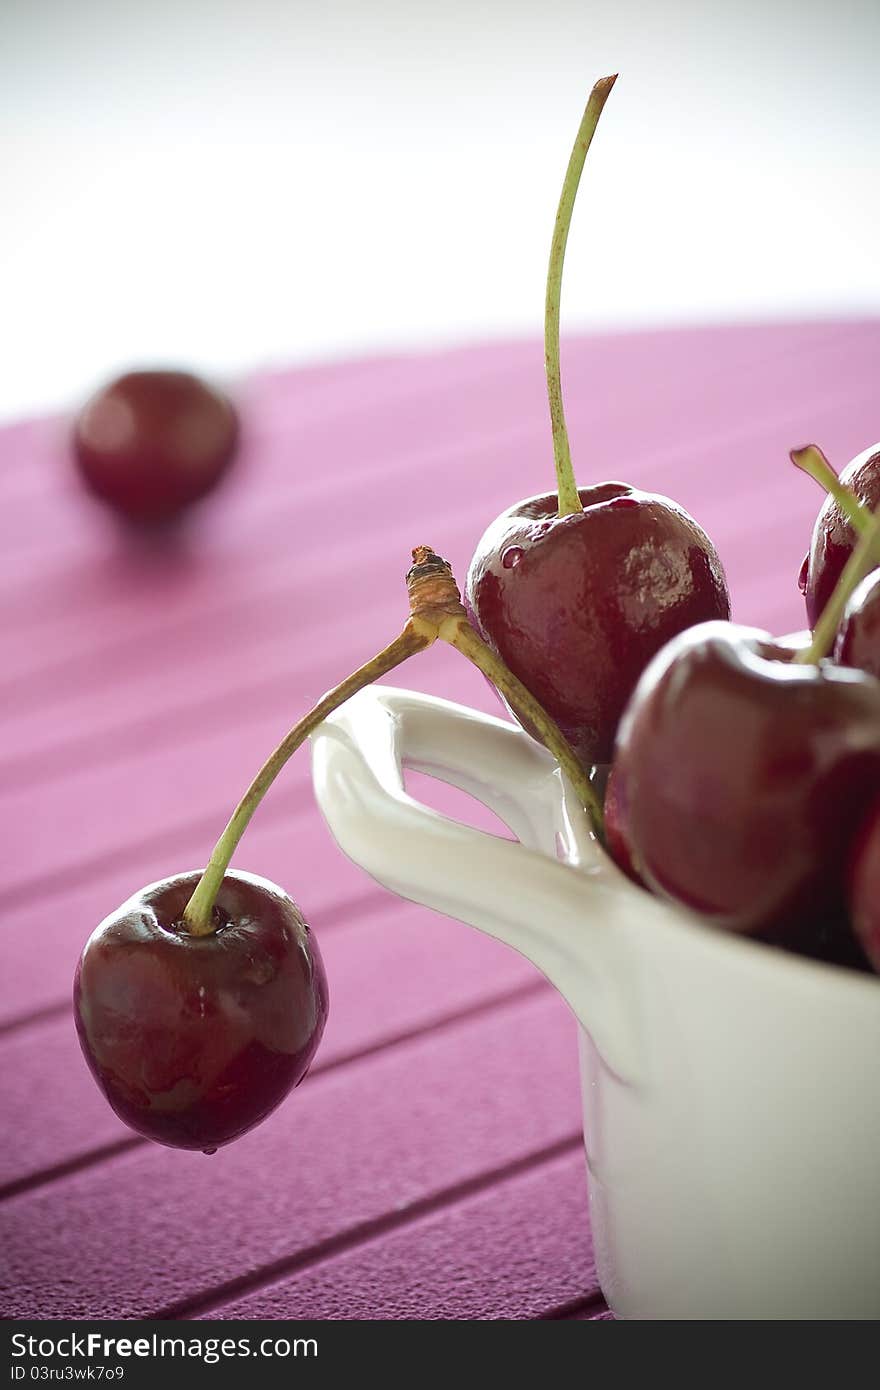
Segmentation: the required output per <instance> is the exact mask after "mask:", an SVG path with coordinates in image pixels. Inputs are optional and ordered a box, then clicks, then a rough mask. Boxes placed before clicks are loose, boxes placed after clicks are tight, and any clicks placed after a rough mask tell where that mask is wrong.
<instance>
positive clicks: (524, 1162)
mask: <svg viewBox="0 0 880 1390" xmlns="http://www.w3.org/2000/svg"><path fill="white" fill-rule="evenodd" d="M582 1142H583V1139H582V1136H581V1132H580V1130H577V1131H576V1132H575V1133H573V1134H569V1135H567V1136H565V1137H564V1138H562V1139H557V1140H555V1141H554V1143H552V1144H547V1145H545V1146H544V1147H542V1148H540V1149H535V1150H533V1151H532V1152H531V1153H529V1154H524V1155H523V1156H522V1157H520V1158H516V1159H512V1160H511V1161H510V1162H508V1163H504V1164H500V1165H499V1166H498V1167H496V1168H490V1169H489V1170H487V1171H485V1172H483V1173H480V1174H478V1175H477V1176H475V1177H472V1178H465V1179H463V1180H462V1181H461V1182H458V1183H452V1184H451V1185H450V1186H448V1187H444V1188H440V1189H439V1191H437V1192H433V1193H431V1195H430V1196H428V1197H421V1198H419V1199H418V1200H417V1201H415V1202H411V1203H410V1205H409V1206H408V1207H406V1209H405V1210H404V1211H400V1212H387V1213H386V1214H385V1215H383V1216H380V1217H374V1218H373V1219H371V1220H369V1221H361V1222H358V1224H357V1225H355V1226H350V1227H349V1228H348V1230H347V1231H342V1232H340V1233H339V1234H338V1235H335V1236H330V1237H328V1238H327V1239H326V1240H322V1241H317V1242H316V1243H315V1244H314V1245H310V1246H308V1247H307V1248H306V1249H305V1250H301V1251H300V1252H299V1253H298V1254H296V1255H288V1256H284V1257H282V1258H281V1259H278V1260H273V1261H272V1262H271V1263H270V1264H266V1265H261V1266H260V1267H259V1268H258V1269H256V1270H253V1271H251V1273H249V1274H242V1275H239V1276H238V1278H236V1279H229V1280H227V1281H226V1282H224V1283H222V1284H217V1285H215V1286H214V1287H209V1288H207V1289H205V1290H203V1291H201V1292H200V1293H197V1294H193V1295H191V1296H190V1297H189V1298H186V1299H180V1300H178V1301H177V1302H175V1303H169V1304H166V1305H165V1307H164V1308H160V1309H158V1310H157V1311H147V1312H142V1313H139V1314H137V1316H138V1317H147V1318H152V1319H156V1320H159V1321H174V1320H177V1319H187V1318H192V1317H193V1316H194V1315H198V1314H202V1313H205V1312H216V1311H217V1309H219V1308H221V1307H222V1306H223V1305H224V1304H226V1303H229V1302H231V1301H233V1300H237V1299H238V1298H239V1297H240V1296H241V1295H242V1294H250V1293H255V1292H258V1291H259V1290H260V1289H261V1288H265V1287H267V1286H268V1285H271V1284H274V1283H276V1282H278V1281H279V1280H281V1279H283V1278H285V1277H287V1276H289V1275H293V1274H298V1273H300V1271H301V1270H304V1269H306V1268H314V1267H315V1266H316V1265H321V1264H325V1263H326V1262H327V1261H329V1260H332V1259H334V1258H335V1257H336V1256H337V1255H342V1254H349V1253H350V1252H351V1251H353V1250H356V1249H358V1248H359V1247H361V1246H364V1245H369V1244H371V1243H372V1242H373V1241H375V1240H378V1239H379V1238H381V1237H382V1236H385V1235H390V1234H392V1233H393V1232H395V1231H398V1230H401V1229H402V1228H405V1227H406V1226H409V1225H412V1224H413V1222H415V1221H418V1220H420V1219H421V1218H422V1217H425V1216H432V1215H434V1214H435V1213H436V1212H439V1211H442V1210H443V1209H444V1208H445V1207H449V1206H452V1205H454V1204H456V1203H458V1202H463V1201H465V1200H466V1199H467V1198H469V1197H475V1196H478V1195H479V1194H480V1193H482V1192H486V1191H488V1190H489V1189H490V1188H492V1187H495V1186H497V1185H498V1184H500V1183H504V1182H507V1181H511V1180H513V1179H514V1178H517V1177H520V1176H522V1175H523V1174H525V1173H528V1172H531V1171H533V1170H534V1169H536V1168H540V1167H542V1166H544V1165H545V1164H548V1163H552V1162H553V1160H554V1159H557V1158H562V1157H563V1156H564V1155H566V1154H568V1153H571V1152H573V1151H574V1150H575V1149H577V1148H578V1147H579V1146H580V1145H581V1144H582Z"/></svg>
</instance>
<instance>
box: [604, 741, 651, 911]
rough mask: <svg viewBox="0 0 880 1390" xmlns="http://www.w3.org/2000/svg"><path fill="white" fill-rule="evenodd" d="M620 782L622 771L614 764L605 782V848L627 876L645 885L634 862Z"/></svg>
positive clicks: (634, 881)
mask: <svg viewBox="0 0 880 1390" xmlns="http://www.w3.org/2000/svg"><path fill="white" fill-rule="evenodd" d="M620 782H621V779H620V773H619V772H618V771H617V769H616V767H615V766H614V765H612V767H611V770H610V772H609V774H608V780H607V782H606V784H605V804H604V811H605V848H606V849H607V851H608V853H609V854H610V855H611V858H612V859H613V860H614V862H615V864H616V865H617V867H618V868H619V869H622V870H623V872H624V873H625V874H626V876H627V878H631V879H632V881H633V883H638V884H640V885H641V886H642V887H644V885H643V884H642V880H641V878H640V877H639V874H638V871H637V870H636V867H635V864H634V863H633V857H632V849H631V848H630V845H629V842H628V840H627V838H626V834H627V832H626V826H627V819H628V817H627V810H626V806H625V805H624V803H623V801H622V799H621V787H620Z"/></svg>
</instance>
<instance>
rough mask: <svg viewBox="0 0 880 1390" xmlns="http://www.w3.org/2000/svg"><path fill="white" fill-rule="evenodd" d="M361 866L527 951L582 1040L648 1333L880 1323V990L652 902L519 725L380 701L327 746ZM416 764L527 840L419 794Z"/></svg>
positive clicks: (604, 1251) (632, 1311)
mask: <svg viewBox="0 0 880 1390" xmlns="http://www.w3.org/2000/svg"><path fill="white" fill-rule="evenodd" d="M312 759H313V777H314V786H315V791H316V794H317V798H318V802H319V804H320V807H321V810H322V812H323V814H324V816H325V818H326V820H327V823H328V825H329V827H330V830H331V832H332V834H333V836H334V837H335V839H336V841H337V843H338V844H339V845H340V847H341V848H342V850H343V851H344V853H345V854H347V855H348V856H349V857H350V858H351V859H353V860H354V861H355V862H356V863H357V864H359V865H361V866H362V867H363V868H364V869H365V870H366V871H367V873H369V874H371V875H372V877H373V878H375V879H377V880H378V881H379V882H380V883H382V884H384V885H385V886H387V887H388V888H391V889H392V890H393V891H394V892H396V893H398V894H400V895H401V896H402V897H405V898H410V899H412V900H414V901H416V902H419V903H424V904H426V905H427V906H429V907H432V908H435V909H437V911H439V912H443V913H447V914H448V915H450V916H452V917H457V918H460V919H461V920H462V921H464V922H469V923H470V924H471V925H473V926H475V927H479V928H480V929H481V930H482V931H485V932H488V933H489V934H490V935H491V936H494V937H497V938H498V939H500V940H501V941H505V942H507V943H509V944H510V945H511V946H513V947H514V948H515V949H516V950H518V951H520V952H522V953H523V954H524V955H525V956H527V957H528V958H529V960H531V961H533V962H534V964H535V965H536V966H537V967H538V968H539V969H540V970H541V971H542V972H543V973H544V975H546V977H547V978H548V979H549V980H550V981H551V982H552V984H554V985H555V986H556V988H557V989H558V990H559V991H560V993H561V994H562V995H563V996H564V998H565V999H566V1000H567V1002H568V1003H569V1005H570V1006H571V1008H572V1010H573V1011H574V1013H575V1014H576V1016H577V1018H578V1020H579V1022H580V1024H581V1039H582V1045H581V1076H582V1089H583V1105H584V1135H585V1140H586V1151H587V1169H588V1187H589V1199H590V1213H591V1224H592V1232H593V1242H594V1247H595V1255H596V1262H597V1266H598V1272H599V1279H600V1282H601V1286H602V1290H603V1293H604V1295H605V1298H606V1299H607V1301H608V1304H609V1306H610V1307H611V1308H612V1309H613V1310H614V1312H615V1313H617V1314H619V1315H620V1316H622V1317H630V1318H637V1317H641V1318H706V1317H709V1318H762V1317H764V1318H766V1317H774V1318H857V1317H866V1318H875V1317H877V1316H878V1315H880V981H878V980H876V979H875V978H872V977H870V976H863V975H860V974H857V973H855V972H852V971H847V970H844V969H839V968H836V967H832V966H827V965H821V964H817V963H815V962H813V961H809V960H806V959H801V958H799V957H796V956H792V955H788V954H785V953H783V952H781V951H777V950H774V949H772V948H770V947H767V946H763V945H760V944H756V943H753V942H749V941H745V940H742V939H740V938H737V937H734V936H730V935H727V934H725V933H722V932H720V931H717V930H715V929H713V928H712V927H710V926H708V925H707V924H706V923H704V922H702V921H700V919H699V918H696V917H694V916H693V915H691V914H689V913H686V912H684V911H682V910H679V909H676V908H673V907H670V906H667V905H666V904H664V903H662V902H660V901H659V900H658V899H656V898H653V897H650V896H649V895H648V894H647V893H644V892H643V891H642V890H641V889H638V888H636V887H634V886H633V885H632V884H631V883H630V882H629V881H628V880H627V879H626V878H625V877H624V876H623V875H622V874H621V873H620V872H619V871H618V869H617V868H616V867H615V866H614V864H612V863H611V861H610V860H609V859H608V857H607V855H606V854H605V853H604V851H603V850H602V849H601V848H600V847H599V846H598V845H597V843H596V842H595V840H594V839H593V837H592V835H591V833H590V828H589V824H588V821H587V818H586V815H585V813H584V812H583V810H582V808H581V806H580V804H579V803H578V800H577V798H576V797H575V796H574V795H573V794H572V792H571V790H570V788H569V787H568V785H567V783H566V782H565V781H564V779H563V777H562V774H561V773H560V771H559V769H558V768H557V767H556V764H555V762H554V761H553V760H552V759H551V758H550V756H549V755H548V754H547V753H546V752H545V751H544V750H543V749H542V748H540V747H539V746H538V745H537V744H535V743H534V742H533V741H532V740H531V739H530V738H529V737H528V736H527V735H525V734H524V733H522V732H521V731H520V730H519V729H518V728H517V727H515V726H514V725H512V724H509V723H506V722H504V721H502V720H500V719H493V718H490V717H489V716H487V715H483V714H479V713H477V712H476V711H474V710H471V709H466V708H464V707H463V706H460V705H452V704H450V703H448V702H447V701H444V700H438V699H434V698H431V697H429V696H426V695H417V694H413V693H411V692H408V691H403V690H394V689H391V688H389V687H384V686H383V687H379V686H373V687H370V688H369V689H367V690H364V691H362V692H361V693H360V694H359V695H357V696H355V697H354V699H352V700H351V701H349V703H348V704H347V705H345V706H343V707H342V708H341V709H340V710H338V711H337V712H336V714H334V715H333V716H332V717H331V718H330V719H328V720H327V721H326V723H324V724H323V725H322V726H321V727H320V728H319V729H318V730H317V731H316V733H315V734H314V735H313V736H312ZM404 767H409V768H413V769H415V770H417V771H419V772H425V773H429V774H431V775H433V776H434V777H437V778H439V779H440V780H442V781H444V782H448V783H451V784H452V785H454V786H456V787H460V788H462V789H463V790H464V791H466V792H469V793H471V794H472V795H473V796H475V797H477V798H478V799H479V800H480V801H482V802H484V803H485V804H486V805H487V806H489V807H491V808H492V810H493V811H495V812H496V813H497V815H498V816H499V817H500V818H501V819H502V820H503V821H504V822H505V823H506V824H507V825H508V826H509V827H510V829H511V830H512V831H513V833H514V834H515V835H516V836H517V837H518V840H519V843H516V842H514V841H510V840H505V839H502V838H500V837H497V836H493V835H491V834H487V833H485V832H483V831H479V830H475V829H472V828H471V827H469V826H464V825H461V824H460V823H458V822H457V821H454V820H451V819H450V818H448V817H446V816H443V815H440V814H439V813H438V812H436V811H434V810H431V809H429V808H427V807H425V806H423V805H421V804H420V803H419V802H418V801H416V800H414V799H413V798H412V797H411V796H409V795H408V794H407V793H406V791H405V789H404V785H403V776H402V769H403V768H404Z"/></svg>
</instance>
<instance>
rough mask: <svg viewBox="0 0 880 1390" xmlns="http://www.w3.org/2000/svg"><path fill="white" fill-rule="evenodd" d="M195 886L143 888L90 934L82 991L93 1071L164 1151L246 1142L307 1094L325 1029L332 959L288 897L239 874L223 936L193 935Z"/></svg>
mask: <svg viewBox="0 0 880 1390" xmlns="http://www.w3.org/2000/svg"><path fill="white" fill-rule="evenodd" d="M198 879H199V875H198V874H197V873H189V874H178V875H177V876H176V877H174V878H168V879H165V880H163V881H162V882H161V883H154V884H151V885H150V886H149V887H148V888H144V889H142V890H141V891H140V892H139V893H137V894H135V896H134V897H132V898H130V899H129V900H128V902H126V903H123V905H122V906H121V907H120V908H118V909H117V910H116V911H115V912H113V913H111V915H110V916H109V917H107V918H106V919H105V920H104V921H103V922H102V923H101V925H100V926H99V927H98V928H97V929H96V930H95V931H94V932H93V933H92V935H91V936H90V937H89V940H88V942H87V943H86V946H85V948H84V950H83V953H82V956H81V959H80V962H79V965H78V967H77V971H76V978H75V981H74V1008H75V1015H76V1026H77V1031H78V1033H79V1039H80V1043H81V1045H82V1049H83V1052H84V1054H85V1057H86V1061H87V1062H88V1064H89V1067H90V1068H91V1070H92V1073H93V1075H94V1077H95V1079H96V1081H97V1082H98V1084H99V1086H100V1087H101V1089H102V1090H103V1091H104V1093H105V1095H106V1096H107V1099H108V1100H109V1102H110V1104H111V1106H112V1107H113V1109H114V1110H115V1111H116V1113H117V1115H119V1117H120V1119H122V1120H124V1121H125V1122H126V1124H128V1125H130V1126H131V1128H132V1129H134V1130H137V1132H138V1133H139V1134H143V1135H146V1137H147V1138H148V1139H155V1140H156V1141H157V1142H158V1143H160V1144H169V1145H173V1146H174V1147H177V1148H183V1149H214V1148H217V1147H219V1146H220V1145H221V1144H227V1143H229V1141H230V1140H231V1139H237V1138H238V1137H239V1136H240V1135H242V1134H244V1133H245V1132H246V1131H247V1130H249V1129H252V1128H253V1126H254V1125H256V1124H258V1123H259V1122H260V1121H261V1120H263V1119H265V1117H266V1116H267V1115H269V1114H270V1113H271V1111H273V1110H274V1109H275V1107H276V1106H277V1105H278V1104H279V1103H280V1102H281V1101H282V1100H283V1099H284V1097H285V1096H286V1095H287V1094H288V1092H289V1091H291V1090H292V1089H293V1087H294V1086H298V1085H299V1083H300V1081H302V1079H303V1077H304V1076H305V1074H306V1072H307V1071H308V1069H309V1065H310V1063H311V1060H312V1058H313V1056H314V1055H315V1051H316V1049H317V1047H318V1043H319V1042H320V1040H321V1034H322V1033H323V1031H324V1024H325V1022H326V1020H327V1007H328V995H327V980H326V976H325V973H324V966H323V964H322V961H321V954H320V951H319V950H318V944H317V942H316V941H315V938H314V936H313V935H312V934H311V932H310V931H309V928H308V927H307V925H306V923H305V921H304V920H303V917H302V914H301V912H300V910H299V908H298V907H297V906H296V904H295V903H294V902H292V901H291V899H290V898H288V897H287V895H286V894H285V893H283V892H282V891H281V889H279V888H276V887H275V886H274V885H273V884H271V883H269V882H267V881H266V880H265V879H260V878H256V877H254V876H253V875H250V874H243V873H229V874H227V875H226V876H225V877H224V879H223V882H222V884H221V886H220V890H219V892H218V894H217V898H216V903H215V906H214V917H215V929H214V931H212V932H211V933H210V934H208V935H200V936H199V935H194V934H192V933H191V932H190V931H189V930H188V929H187V928H186V927H185V926H184V925H183V923H182V915H183V911H184V908H185V906H186V904H187V902H188V901H189V899H190V897H191V895H192V892H193V890H194V888H195V886H196V884H197V882H198Z"/></svg>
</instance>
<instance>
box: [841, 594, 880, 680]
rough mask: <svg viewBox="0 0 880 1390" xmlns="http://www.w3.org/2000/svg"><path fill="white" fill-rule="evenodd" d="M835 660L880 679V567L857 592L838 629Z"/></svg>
mask: <svg viewBox="0 0 880 1390" xmlns="http://www.w3.org/2000/svg"><path fill="white" fill-rule="evenodd" d="M834 660H835V661H836V662H837V663H838V665H839V666H855V667H856V668H857V669H858V670H860V671H869V672H870V673H871V675H872V676H877V677H878V678H880V570H874V571H873V573H871V574H869V575H868V576H867V577H866V578H865V579H863V580H862V582H861V584H860V585H859V586H858V588H857V589H855V590H854V591H853V593H852V595H851V597H850V600H849V603H848V604H847V605H846V608H845V609H844V613H843V619H842V621H841V624H840V627H839V628H838V630H837V638H836V639H835V643H834Z"/></svg>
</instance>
